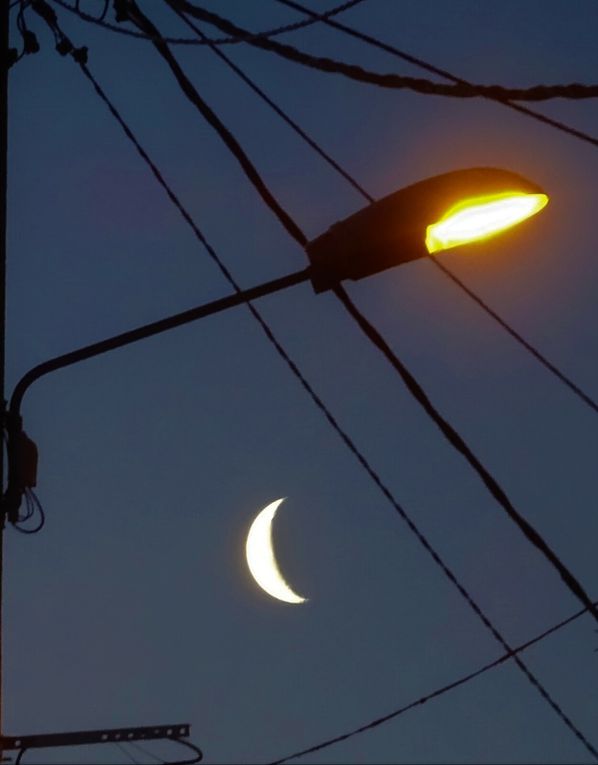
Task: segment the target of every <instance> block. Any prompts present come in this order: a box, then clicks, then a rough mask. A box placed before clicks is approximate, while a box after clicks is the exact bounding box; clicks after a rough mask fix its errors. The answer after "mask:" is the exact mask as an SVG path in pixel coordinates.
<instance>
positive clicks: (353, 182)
mask: <svg viewBox="0 0 598 765" xmlns="http://www.w3.org/2000/svg"><path fill="white" fill-rule="evenodd" d="M171 7H172V10H173V11H174V12H175V13H176V14H177V16H178V17H179V18H180V19H181V20H182V21H183V22H184V23H185V24H186V25H187V26H188V27H190V28H191V29H192V30H193V31H194V32H195V34H197V35H199V36H200V39H202V40H204V41H205V42H206V43H207V44H208V45H209V46H210V48H211V50H213V51H214V53H215V54H216V55H217V56H218V57H219V58H220V59H221V60H222V61H224V62H225V63H226V65H227V66H228V67H229V68H230V69H232V70H233V72H235V74H236V75H237V76H238V77H240V78H241V79H242V80H243V82H244V83H245V84H246V85H248V86H249V87H250V88H251V89H252V90H253V92H254V93H257V95H258V96H259V97H260V98H261V99H262V100H263V101H264V102H265V103H267V104H268V106H269V107H270V108H271V109H273V110H274V111H275V112H276V114H278V116H279V117H280V118H281V119H283V120H284V121H285V122H286V123H287V125H289V126H290V127H291V128H292V129H293V130H294V131H295V132H296V133H297V134H298V135H299V136H300V137H301V138H302V139H303V140H304V141H305V142H306V143H307V144H308V146H311V148H312V149H313V150H314V151H315V152H316V153H317V154H319V155H320V157H322V159H323V160H324V161H325V162H327V163H328V164H329V165H330V166H331V167H332V168H333V169H334V170H336V172H337V173H339V175H341V176H342V177H343V178H344V179H345V180H346V181H347V182H348V183H349V184H351V186H353V188H354V189H355V190H356V191H357V192H358V193H359V194H361V196H363V197H365V199H367V200H368V201H370V202H373V201H374V198H373V197H371V196H370V195H369V194H368V192H367V191H366V190H365V189H364V188H363V186H361V185H360V184H359V183H358V182H357V181H356V180H355V178H353V177H352V176H351V175H349V173H348V172H347V171H346V170H345V169H344V168H342V167H341V166H340V165H339V164H338V162H336V160H334V159H333V158H332V157H331V156H330V154H328V153H327V152H325V151H324V149H322V147H321V146H319V145H318V144H317V143H316V142H315V141H314V139H313V138H311V136H309V135H308V134H307V133H306V132H305V130H303V128H302V127H300V126H299V125H298V124H297V123H296V122H295V121H294V120H292V119H291V118H290V117H289V115H288V114H287V113H286V112H285V111H284V110H283V109H281V108H280V106H278V104H277V103H275V102H274V101H273V100H272V99H271V98H270V96H268V95H267V94H266V93H265V92H264V91H263V90H262V89H261V88H260V87H259V86H258V85H256V83H255V82H254V80H252V79H251V78H250V77H248V76H247V75H246V74H245V72H244V71H243V70H242V69H241V68H240V67H238V66H237V65H236V64H235V63H234V62H233V61H232V60H231V59H230V58H229V57H228V56H227V55H226V54H225V53H223V52H222V51H221V50H220V49H219V48H218V47H216V46H215V45H213V44H212V43H210V41H209V39H208V38H207V37H206V35H205V34H204V33H203V32H202V31H201V29H199V27H197V26H196V25H195V24H194V23H193V22H192V21H191V20H190V19H188V18H187V17H186V16H185V15H184V14H183V13H182V12H181V11H179V9H178V8H176V7H174V6H171Z"/></svg>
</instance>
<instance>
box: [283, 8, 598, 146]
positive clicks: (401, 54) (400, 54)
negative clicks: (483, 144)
mask: <svg viewBox="0 0 598 765" xmlns="http://www.w3.org/2000/svg"><path fill="white" fill-rule="evenodd" d="M276 1H277V2H278V3H280V4H281V5H286V6H288V7H289V8H294V9H295V10H297V11H300V12H301V13H303V14H307V15H308V16H310V17H312V16H313V15H314V12H313V11H311V10H310V9H309V8H306V7H305V6H304V5H301V3H298V2H296V0H276ZM323 23H324V24H326V26H329V27H332V28H334V29H338V30H339V31H341V32H344V33H345V34H347V35H350V36H351V37H354V38H356V39H358V40H361V41H362V42H365V43H367V44H368V45H371V46H373V47H374V48H378V49H379V50H383V51H386V53H390V54H391V55H392V56H395V58H398V59H401V60H402V61H407V62H408V63H410V64H413V65H414V66H418V67H419V68H420V69H424V70H425V71H427V72H430V73H431V74H437V75H439V76H440V77H444V78H445V79H447V80H450V81H451V82H454V83H457V84H462V85H471V83H470V82H468V81H467V80H464V79H463V78H461V77H457V76H456V75H454V74H452V73H451V72H448V71H447V70H446V69H440V68H439V67H437V66H434V65H433V64H430V63H429V62H427V61H424V60H423V59H421V58H418V57H416V56H413V55H411V54H410V53H406V52H405V51H403V50H400V49H399V48H397V47H396V46H394V45H390V44H389V43H385V42H382V40H378V38H376V37H372V36H371V35H368V34H365V32H361V31H360V30H359V29H355V28H354V27H349V26H347V25H346V24H342V23H341V22H338V21H333V20H332V19H326V20H324V22H323ZM486 97H487V98H489V99H490V100H491V101H496V102H497V103H499V104H502V105H503V106H506V107H508V108H509V109H514V110H515V111H517V112H520V113H521V114H525V115H526V116H527V117H531V118H532V119H535V120H538V122H543V123H544V124H545V125H549V126H550V127H552V128H554V129H555V130H560V131H562V132H564V133H567V134H569V135H571V136H573V138H578V139H579V140H580V141H585V142H587V143H590V144H592V145H593V146H598V138H595V137H594V136H591V135H588V134H587V133H583V132H582V131H581V130H577V128H573V127H571V125H567V124H565V123H564V122H561V121H560V120H555V119H552V118H551V117H546V116H545V115H544V114H541V113H540V112H536V111H534V110H533V109H530V108H529V107H527V106H522V105H521V104H515V103H513V102H512V101H509V100H508V99H504V98H496V97H494V96H491V95H488V96H486Z"/></svg>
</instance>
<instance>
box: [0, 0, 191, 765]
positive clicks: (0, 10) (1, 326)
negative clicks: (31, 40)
mask: <svg viewBox="0 0 598 765" xmlns="http://www.w3.org/2000/svg"><path fill="white" fill-rule="evenodd" d="M9 18H10V2H9V0H0V52H1V54H2V55H1V56H0V404H1V406H2V413H1V425H0V430H1V431H2V432H1V433H0V763H1V762H6V761H7V760H6V759H5V758H4V752H10V751H15V750H16V751H18V752H19V754H18V756H17V760H16V761H17V762H19V761H20V759H21V757H22V755H23V754H24V752H25V751H27V750H28V749H46V748H51V747H64V746H81V745H83V744H107V743H115V744H126V743H127V742H132V741H152V740H163V741H164V740H166V741H173V742H174V743H176V744H182V745H183V746H184V747H185V748H187V749H190V750H191V751H192V752H193V759H186V760H178V761H177V762H178V763H179V765H183V763H185V764H186V763H196V762H199V761H200V760H201V759H202V752H201V750H200V749H198V748H197V747H196V746H195V745H194V744H192V743H191V742H190V741H188V740H187V738H188V736H189V735H190V732H191V726H190V725H188V724H186V723H184V724H175V725H155V726H144V727H136V728H104V729H101V730H86V731H68V732H66V733H50V734H43V735H25V736H5V735H4V725H3V717H4V715H3V712H4V708H3V694H2V690H3V672H2V669H3V666H2V658H3V657H2V633H3V627H4V623H3V614H2V595H3V576H2V575H3V552H4V527H5V522H6V518H7V516H9V517H10V510H8V511H7V507H8V506H7V503H6V496H5V494H4V433H5V432H6V427H7V418H6V414H7V413H6V401H5V398H4V387H5V380H4V362H5V331H6V197H7V169H8V168H7V149H8V119H7V118H8V68H9V48H8V27H9ZM16 509H17V510H18V506H17V508H16ZM13 510H14V508H13Z"/></svg>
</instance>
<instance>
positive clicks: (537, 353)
mask: <svg viewBox="0 0 598 765" xmlns="http://www.w3.org/2000/svg"><path fill="white" fill-rule="evenodd" d="M280 1H281V2H282V0H280ZM171 7H172V10H173V11H174V12H175V13H176V14H177V15H178V16H179V18H180V19H181V20H182V21H183V22H184V23H185V24H186V25H187V26H188V27H189V28H190V29H192V30H193V31H194V32H195V33H196V34H198V35H200V36H201V38H202V39H204V40H207V38H206V36H205V35H204V33H203V32H202V31H201V29H199V28H198V27H197V26H196V25H195V24H194V23H193V22H192V21H191V20H190V19H188V18H187V17H186V16H185V15H184V14H183V13H182V12H181V11H180V10H179V9H178V8H176V7H174V6H173V5H172V4H171ZM210 47H211V49H212V50H213V52H214V53H215V54H216V55H217V56H218V57H219V58H220V59H221V60H223V61H224V62H225V63H226V65H227V66H228V67H229V68H230V69H232V71H233V72H235V74H236V75H237V76H238V77H240V78H241V79H242V80H243V82H245V83H246V85H248V86H249V87H250V88H251V89H252V90H253V91H254V93H256V94H257V95H258V96H259V97H260V98H261V99H262V100H263V101H264V102H265V103H266V104H268V106H269V107H270V108H271V109H273V110H274V112H275V113H276V114H277V115H278V116H279V117H280V118H281V119H283V120H284V121H285V122H286V123H287V125H289V127H291V129H292V130H294V131H295V133H297V134H298V135H299V137H300V138H302V139H303V140H304V141H305V142H306V143H307V144H308V146H310V147H311V148H312V149H313V150H314V151H315V152H316V153H317V154H318V155H319V156H320V157H322V159H323V160H324V161H325V162H327V163H328V164H329V165H330V166H331V167H332V168H333V170H335V171H336V172H337V173H338V174H339V175H340V176H341V177H342V178H344V179H345V180H346V181H347V182H348V183H349V184H350V185H351V186H352V187H353V188H354V189H355V190H356V191H357V192H358V193H359V194H360V195H361V196H362V197H363V198H364V199H365V200H367V201H368V202H370V203H372V202H374V201H375V199H374V197H373V196H372V195H371V194H370V193H369V192H368V191H366V189H365V188H364V187H363V186H362V185H361V184H360V183H358V182H357V180H356V179H355V178H354V177H353V176H352V175H350V173H348V172H347V170H346V169H345V168H343V167H342V166H341V165H340V164H339V163H338V162H337V161H336V160H335V159H333V158H332V157H331V156H330V154H328V153H327V152H326V151H324V149H323V148H322V147H321V146H320V145H319V144H318V143H317V142H316V141H315V140H314V139H313V138H312V137H311V136H310V135H308V134H307V133H306V132H305V130H304V129H303V128H302V127H300V126H299V125H298V124H297V123H296V122H295V121H294V120H292V119H291V118H290V117H289V115H288V114H287V113H286V112H285V111H284V110H283V109H281V107H280V106H279V105H278V104H277V103H275V102H274V101H273V100H272V99H271V98H270V96H268V95H267V94H266V93H265V92H264V91H263V90H262V88H260V87H259V86H258V85H257V84H256V83H255V81H254V80H252V79H251V78H250V77H248V75H247V74H245V72H244V71H243V70H242V69H241V68H240V67H239V66H237V65H236V64H235V63H234V62H233V61H232V60H231V59H230V58H229V57H228V56H227V55H226V54H225V53H223V52H222V51H221V50H220V49H219V48H217V47H215V46H213V45H211V46H210ZM429 260H430V262H431V263H433V264H434V266H435V267H436V268H438V269H440V270H441V271H442V272H443V273H444V274H445V275H446V276H447V277H448V278H449V279H451V281H452V282H453V283H454V284H456V285H457V286H458V287H460V288H461V289H462V290H463V291H464V292H465V293H466V294H467V295H468V296H469V297H470V298H471V299H472V300H474V301H475V302H476V303H477V305H478V306H479V307H480V308H482V310H484V311H485V312H486V313H487V314H488V315H489V316H490V318H492V319H494V321H496V322H497V323H498V324H499V325H500V326H501V327H502V328H503V329H504V330H505V331H506V332H508V333H509V335H511V337H512V338H513V339H514V340H516V341H517V342H518V343H519V344H520V345H521V346H522V347H523V348H524V349H525V350H527V351H529V353H531V354H532V356H534V357H535V358H536V360H537V361H539V362H540V364H542V365H543V366H544V368H545V369H547V370H548V371H549V372H551V373H552V374H553V375H555V377H556V378H557V379H558V380H560V381H561V382H562V383H564V384H565V385H566V386H567V387H568V388H569V389H570V390H571V391H572V392H573V393H574V394H575V395H576V396H578V398H579V399H580V400H581V401H582V402H583V403H585V404H586V405H587V406H589V407H590V408H591V409H592V410H593V411H594V412H596V413H598V404H597V403H596V402H595V401H594V400H593V399H592V398H591V397H590V396H589V395H588V394H587V393H585V392H584V391H583V390H582V389H581V388H580V387H579V385H577V384H576V383H574V382H573V381H572V380H571V379H570V378H569V377H567V375H565V373H564V372H562V371H561V370H560V369H559V368H558V367H557V366H556V365H555V364H553V363H552V362H551V361H549V360H548V359H547V358H546V357H545V356H544V355H543V354H542V353H540V351H539V350H538V349H537V348H535V347H534V346H533V345H532V344H531V343H529V342H528V341H527V340H526V339H525V338H524V337H523V336H522V335H520V334H519V333H518V332H517V331H516V330H515V329H514V328H513V327H511V326H510V325H509V324H508V323H507V322H506V321H505V320H504V319H503V318H502V317H501V316H499V315H498V314H497V313H496V311H494V310H493V309H492V308H490V306H489V305H488V304H487V303H485V302H484V301H483V300H482V299H481V298H480V297H479V295H477V294H476V293H475V292H473V290H471V289H470V288H469V287H467V285H466V284H464V283H463V282H462V281H461V280H460V279H459V278H458V277H457V276H456V275H455V274H454V273H453V272H452V271H451V270H450V269H449V268H447V267H446V266H444V265H442V264H441V263H440V261H439V260H438V258H435V257H432V256H429Z"/></svg>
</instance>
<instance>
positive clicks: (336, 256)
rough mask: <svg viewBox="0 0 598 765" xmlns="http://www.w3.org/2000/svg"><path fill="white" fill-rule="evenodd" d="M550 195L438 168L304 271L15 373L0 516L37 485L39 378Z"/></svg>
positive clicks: (346, 228)
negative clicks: (25, 415)
mask: <svg viewBox="0 0 598 765" xmlns="http://www.w3.org/2000/svg"><path fill="white" fill-rule="evenodd" d="M547 202H548V196H547V195H546V194H545V193H544V192H543V191H542V189H540V187H539V186H537V185H536V184H534V183H532V182H531V181H528V180H526V179H525V178H522V177H521V176H520V175H517V174H516V173H512V172H510V171H508V170H499V169H496V168H488V167H478V168H470V169H468V170H456V171H454V172H452V173H445V174H443V175H437V176H434V177H433V178H428V179H426V180H424V181H420V182H419V183H415V184H413V185H412V186H407V187H406V188H404V189H401V190H400V191H396V192H394V194H390V195H389V196H387V197H384V198H383V199H380V200H379V201H377V202H374V203H373V204H371V205H369V206H368V207H366V208H364V209H363V210H360V211H358V212H356V213H355V214H354V215H351V216H350V217H348V218H345V220H343V221H340V222H339V223H335V224H334V225H333V226H332V227H331V228H329V229H328V231H326V232H325V233H323V234H322V235H321V236H319V237H318V238H317V239H314V240H313V241H311V242H308V244H307V245H306V251H307V255H308V258H309V260H310V265H309V266H308V267H307V268H304V269H303V270H301V271H297V272H295V273H291V274H287V275H286V276H283V277H280V278H278V279H274V280H273V281H270V282H266V283H264V284H259V285H257V286H255V287H252V288H250V289H247V290H238V291H237V292H236V293H234V294H232V295H227V296H225V297H222V298H219V299H218V300H214V301H212V302H210V303H205V304H203V305H200V306H197V307H195V308H191V309H189V310H187V311H183V312H182V313H178V314H174V315H172V316H167V317H165V318H163V319H159V320H158V321H155V322H152V323H151V324H145V325H143V326H141V327H137V328H135V329H132V330H129V331H127V332H123V333H122V334H120V335H116V336H114V337H109V338H106V339H105V340H101V341H100V342H97V343H92V344H91V345H87V346H84V347H82V348H77V349H76V350H74V351H71V352H70V353H65V354H63V355H61V356H57V357H55V358H53V359H49V360H48V361H45V362H43V363H42V364H38V365H37V366H36V367H34V368H33V369H30V370H29V371H28V372H27V373H26V374H25V375H24V376H23V377H22V378H21V379H20V380H19V382H18V383H17V385H16V386H15V389H14V391H13V394H12V397H11V401H10V407H9V411H8V415H7V425H6V430H7V433H8V458H9V459H8V463H9V464H8V468H9V469H8V486H7V489H6V491H5V492H4V496H3V497H2V501H1V502H0V515H1V514H2V513H4V514H6V515H7V516H8V518H9V520H11V521H12V522H13V523H14V522H15V520H16V519H17V518H18V510H19V507H20V504H21V501H22V498H23V494H24V492H25V490H26V489H27V488H30V487H31V486H34V485H35V467H36V463H37V452H36V450H35V446H34V444H32V442H31V441H30V439H28V438H27V436H26V435H25V434H24V432H23V426H22V419H21V414H20V410H21V402H22V399H23V396H24V394H25V391H26V390H27V389H28V388H29V386H30V385H31V384H32V383H33V382H35V381H36V380H38V379H39V378H40V377H43V376H45V375H46V374H48V373H50V372H54V371H56V370H58V369H62V368H64V367H67V366H71V365H72V364H76V363H79V362H80V361H84V360H85V359H89V358H92V357H94V356H99V355H100V354H103V353H106V352H108V351H112V350H115V349H116V348H122V347H123V346H125V345H130V344H131V343H135V342H137V341H139V340H143V339H144V338H146V337H152V336H153V335H157V334H160V333H162V332H166V331H168V330H171V329H174V328H175V327H180V326H182V325H183V324H188V323H189V322H192V321H197V320H198V319H201V318H204V317H206V316H211V315H212V314H215V313H219V312H221V311H224V310H227V309H229V308H233V307H234V306H238V305H242V304H243V303H247V302H249V301H251V300H257V299H258V298H261V297H264V296H265V295H270V294H272V293H274V292H279V291H281V290H283V289H287V288H288V287H292V286H294V285H296V284H301V283H302V282H305V281H308V280H311V282H312V284H313V287H314V289H315V291H316V292H323V291H324V290H328V289H332V288H334V287H335V286H337V285H339V284H340V282H341V281H343V280H344V279H361V278H363V277H365V276H370V275H371V274H375V273H378V272H379V271H383V270H385V269H387V268H392V267H393V266H397V265H400V264H401V263H407V262H408V261H410V260H415V259H416V258H421V257H425V256H426V255H428V254H430V253H435V252H439V251H441V250H445V249H449V248H452V247H457V246H462V245H467V246H468V247H471V246H475V244H476V243H479V242H480V241H485V240H486V239H488V238H489V237H491V236H494V235H496V234H498V233H499V232H501V231H504V230H505V229H507V228H509V227H511V226H513V225H515V224H516V223H519V222H521V221H523V220H525V219H526V218H529V217H530V216H531V215H534V214H535V213H537V212H539V211H540V210H541V209H542V208H543V207H544V206H545V205H546V204H547Z"/></svg>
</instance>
